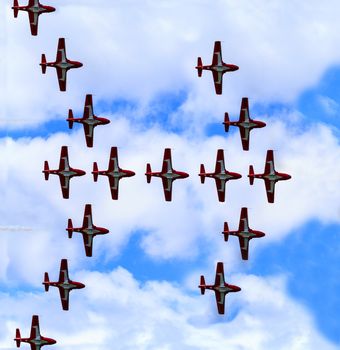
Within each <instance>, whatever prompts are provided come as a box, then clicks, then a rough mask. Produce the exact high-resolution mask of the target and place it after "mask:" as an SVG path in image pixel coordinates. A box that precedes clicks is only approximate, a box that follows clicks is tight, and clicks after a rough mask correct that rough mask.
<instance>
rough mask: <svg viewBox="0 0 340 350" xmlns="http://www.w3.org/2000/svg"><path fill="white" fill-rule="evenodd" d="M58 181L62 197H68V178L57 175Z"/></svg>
mask: <svg viewBox="0 0 340 350" xmlns="http://www.w3.org/2000/svg"><path fill="white" fill-rule="evenodd" d="M59 181H60V187H61V192H62V194H63V198H65V199H68V198H69V196H70V178H69V177H66V176H62V175H59Z"/></svg>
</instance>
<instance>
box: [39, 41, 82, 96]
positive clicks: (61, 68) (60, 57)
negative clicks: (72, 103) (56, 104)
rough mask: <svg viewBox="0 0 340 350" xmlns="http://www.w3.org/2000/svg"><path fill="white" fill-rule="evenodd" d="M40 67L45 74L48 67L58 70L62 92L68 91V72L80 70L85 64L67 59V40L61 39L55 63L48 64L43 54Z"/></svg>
mask: <svg viewBox="0 0 340 350" xmlns="http://www.w3.org/2000/svg"><path fill="white" fill-rule="evenodd" d="M40 66H41V70H42V73H43V74H45V73H46V68H47V67H54V68H55V69H56V70H57V75H58V83H59V89H60V91H66V78H67V71H68V70H70V69H72V68H80V67H82V66H83V64H82V63H81V62H77V61H71V60H69V59H67V57H66V49H65V39H64V38H59V41H58V48H57V57H56V60H55V62H47V61H46V56H45V54H42V55H41V63H40Z"/></svg>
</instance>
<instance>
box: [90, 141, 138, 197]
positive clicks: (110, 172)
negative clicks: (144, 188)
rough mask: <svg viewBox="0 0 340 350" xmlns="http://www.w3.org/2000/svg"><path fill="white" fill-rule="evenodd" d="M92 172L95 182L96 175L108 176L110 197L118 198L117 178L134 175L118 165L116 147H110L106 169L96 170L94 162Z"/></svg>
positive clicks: (96, 166)
mask: <svg viewBox="0 0 340 350" xmlns="http://www.w3.org/2000/svg"><path fill="white" fill-rule="evenodd" d="M92 174H93V179H94V181H95V182H97V180H98V175H105V176H107V177H108V179H109V185H110V190H111V197H112V199H118V188H119V180H120V179H122V178H123V177H131V176H134V175H135V173H134V172H133V171H131V170H124V169H121V168H120V167H119V164H118V151H117V147H111V153H110V159H109V167H108V169H107V170H98V165H97V163H96V162H94V163H93V171H92Z"/></svg>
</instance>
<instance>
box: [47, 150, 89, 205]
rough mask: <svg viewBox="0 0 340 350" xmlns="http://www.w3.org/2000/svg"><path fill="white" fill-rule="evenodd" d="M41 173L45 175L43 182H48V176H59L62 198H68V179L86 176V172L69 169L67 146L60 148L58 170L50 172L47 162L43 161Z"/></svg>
mask: <svg viewBox="0 0 340 350" xmlns="http://www.w3.org/2000/svg"><path fill="white" fill-rule="evenodd" d="M43 173H44V175H45V180H48V178H49V175H50V174H53V175H58V176H59V180H60V186H61V191H62V193H63V198H69V192H70V179H71V178H72V177H73V176H83V175H85V174H86V172H85V171H83V170H80V169H74V168H71V167H70V165H69V161H68V151H67V146H62V147H61V152H60V162H59V169H56V170H50V169H49V165H48V161H47V160H45V163H44V170H43Z"/></svg>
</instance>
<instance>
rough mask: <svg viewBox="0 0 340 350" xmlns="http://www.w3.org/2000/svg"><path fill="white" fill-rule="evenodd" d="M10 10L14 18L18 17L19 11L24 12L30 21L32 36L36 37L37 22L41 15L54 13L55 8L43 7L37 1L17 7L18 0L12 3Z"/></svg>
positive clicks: (31, 0) (30, 1) (29, 1)
mask: <svg viewBox="0 0 340 350" xmlns="http://www.w3.org/2000/svg"><path fill="white" fill-rule="evenodd" d="M12 10H13V12H14V18H17V17H18V13H19V11H26V12H27V13H28V19H29V21H30V28H31V34H32V35H34V36H35V35H38V20H39V16H40V15H41V14H42V13H48V12H54V11H55V8H54V7H52V6H45V5H42V4H40V3H39V0H28V4H27V6H19V3H18V0H14V1H13V6H12Z"/></svg>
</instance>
